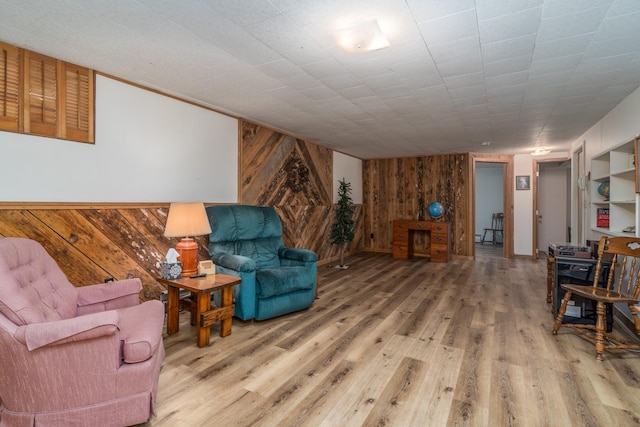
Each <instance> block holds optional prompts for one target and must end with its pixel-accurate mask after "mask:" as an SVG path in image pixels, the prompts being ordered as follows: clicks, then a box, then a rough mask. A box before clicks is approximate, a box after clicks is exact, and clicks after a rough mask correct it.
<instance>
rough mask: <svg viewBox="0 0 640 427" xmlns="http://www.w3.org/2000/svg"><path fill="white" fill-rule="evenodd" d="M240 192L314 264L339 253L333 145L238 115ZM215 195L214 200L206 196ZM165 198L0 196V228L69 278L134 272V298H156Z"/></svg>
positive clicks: (204, 241)
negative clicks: (68, 201)
mask: <svg viewBox="0 0 640 427" xmlns="http://www.w3.org/2000/svg"><path fill="white" fill-rule="evenodd" d="M241 131H242V133H241V141H240V185H239V188H240V194H239V201H240V202H241V203H244V204H256V205H266V206H273V207H274V208H275V209H276V211H277V212H278V214H279V215H280V218H281V219H282V222H283V234H284V235H283V239H284V241H285V244H286V245H287V246H294V247H302V248H308V249H311V250H314V251H315V252H317V253H318V257H319V259H320V264H327V263H330V262H332V261H333V260H335V259H337V258H338V257H339V248H337V247H336V246H335V245H332V244H331V243H330V242H329V235H330V231H331V224H332V222H333V217H334V215H333V211H334V209H335V206H334V205H333V204H332V199H333V195H332V194H333V193H332V192H333V176H332V175H333V152H332V151H331V150H330V149H327V148H324V147H321V146H319V145H316V144H312V143H309V142H306V141H303V140H300V139H296V138H293V137H291V136H288V135H285V134H282V133H279V132H276V131H273V130H270V129H268V128H265V127H261V126H259V125H256V124H252V123H248V122H242V124H241ZM213 202H215V201H213ZM355 208H356V209H355V210H356V212H355V218H354V219H355V220H356V230H357V232H356V239H355V240H354V241H353V242H352V244H351V245H350V246H349V247H348V248H346V250H347V251H348V252H354V251H356V250H357V249H358V248H359V247H361V246H362V218H363V209H362V206H361V205H357V206H355ZM167 213H168V204H141V205H137V206H130V205H121V206H116V205H112V204H105V205H100V204H93V205H91V206H83V205H77V206H71V205H57V206H54V205H47V204H43V203H39V204H29V203H21V204H15V205H8V204H2V203H1V201H0V236H3V237H27V238H31V239H35V240H37V241H39V242H40V243H42V244H43V246H44V247H45V248H46V250H47V251H48V252H49V253H50V254H51V255H52V256H53V258H54V259H55V260H56V261H57V262H58V264H59V265H60V267H61V268H62V270H63V271H64V272H65V274H66V275H67V277H68V278H69V281H70V282H71V283H73V284H74V285H76V286H84V285H90V284H94V283H101V282H103V281H104V280H105V279H107V278H109V277H113V278H115V279H124V278H128V277H139V278H141V280H142V283H143V287H144V289H143V292H142V294H141V298H142V299H143V300H146V299H154V298H158V295H159V293H160V292H161V291H162V290H164V287H163V286H162V285H160V284H158V283H157V282H156V281H155V277H158V276H159V275H160V272H159V268H160V262H161V261H163V260H164V257H165V254H166V253H167V251H168V250H169V248H171V247H174V246H175V245H176V243H177V242H178V240H179V239H175V238H166V237H164V235H163V232H164V224H165V222H166V216H167ZM196 240H197V242H198V244H199V255H198V259H200V260H203V259H207V258H208V252H207V245H208V237H207V236H201V237H198V238H196Z"/></svg>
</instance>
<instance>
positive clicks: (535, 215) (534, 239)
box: [531, 157, 571, 259]
mask: <svg viewBox="0 0 640 427" xmlns="http://www.w3.org/2000/svg"><path fill="white" fill-rule="evenodd" d="M569 160H571V159H569V158H568V157H554V158H544V159H533V179H532V180H531V191H533V227H532V233H533V236H532V239H531V240H532V242H533V251H532V254H533V256H532V257H533V259H538V257H539V254H538V252H539V251H538V215H539V212H538V196H539V193H538V178H539V175H540V163H554V162H555V163H561V162H566V161H569ZM568 197H571V195H568Z"/></svg>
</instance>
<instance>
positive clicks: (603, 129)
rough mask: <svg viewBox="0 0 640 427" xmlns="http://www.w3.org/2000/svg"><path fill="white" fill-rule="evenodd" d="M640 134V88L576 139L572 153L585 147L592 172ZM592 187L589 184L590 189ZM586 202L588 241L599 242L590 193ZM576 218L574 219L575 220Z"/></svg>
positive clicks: (589, 169) (575, 227)
mask: <svg viewBox="0 0 640 427" xmlns="http://www.w3.org/2000/svg"><path fill="white" fill-rule="evenodd" d="M638 134H640V88H639V89H637V90H636V91H635V92H633V93H632V94H631V95H629V96H628V97H626V98H625V99H624V100H623V101H622V102H621V103H620V104H618V105H617V106H616V107H614V108H613V109H612V110H611V111H610V112H609V113H608V114H607V115H606V116H604V117H603V118H602V119H601V120H600V121H598V123H596V124H595V125H593V126H592V127H591V128H590V129H589V130H588V131H586V132H585V133H584V134H582V135H581V136H580V137H579V138H578V139H576V140H575V141H574V142H573V144H572V146H571V149H572V152H573V151H575V150H577V149H578V148H580V146H581V144H583V142H584V143H585V159H586V165H585V166H586V170H587V171H589V172H590V171H591V158H593V157H594V156H596V155H598V154H600V153H602V152H603V151H605V150H608V149H610V148H611V147H614V146H616V145H619V144H622V143H624V142H628V141H631V140H633V139H634V138H635V137H636V136H637V135H638ZM590 184H591V183H588V185H590ZM584 194H585V197H586V198H587V200H586V203H585V206H584V207H583V209H584V212H583V214H584V217H585V218H586V219H587V223H586V227H587V228H588V230H589V231H588V233H587V237H588V238H589V239H597V238H598V237H599V236H600V234H599V233H596V232H592V231H591V229H590V226H591V224H589V221H588V220H589V218H590V217H591V216H590V214H589V209H590V202H591V201H590V200H589V194H590V192H589V191H585V192H584ZM576 217H577V215H573V216H572V218H574V221H575V218H576ZM571 226H572V228H573V229H574V230H575V229H577V224H574V223H572V224H571Z"/></svg>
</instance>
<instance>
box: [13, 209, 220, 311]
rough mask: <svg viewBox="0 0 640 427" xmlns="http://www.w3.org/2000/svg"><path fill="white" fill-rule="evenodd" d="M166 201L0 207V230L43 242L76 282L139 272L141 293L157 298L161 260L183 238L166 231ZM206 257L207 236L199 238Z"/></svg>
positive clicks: (81, 283)
mask: <svg viewBox="0 0 640 427" xmlns="http://www.w3.org/2000/svg"><path fill="white" fill-rule="evenodd" d="M167 213H168V207H167V206H165V207H139V208H104V209H89V208H82V207H79V208H76V209H71V208H59V209H42V208H38V207H34V208H33V209H15V210H14V209H5V210H0V236H3V237H26V238H30V239H34V240H37V241H38V242H40V243H41V244H42V245H43V246H44V247H45V249H46V250H47V252H49V254H50V255H51V256H52V257H53V258H54V259H55V260H56V261H57V263H58V265H59V266H60V268H61V269H62V271H64V273H65V274H66V275H67V278H68V279H69V281H70V282H71V283H73V284H74V285H76V286H85V285H92V284H95V283H102V282H103V281H105V279H107V278H110V277H113V278H114V279H117V280H120V279H126V278H130V277H139V278H140V279H141V280H142V284H143V288H144V289H143V291H142V294H141V298H142V299H144V300H146V299H154V298H155V299H157V298H158V297H159V296H158V294H159V293H160V291H162V290H164V289H165V288H164V287H163V286H162V285H160V284H159V283H157V282H156V281H155V278H156V277H158V276H159V275H160V262H161V261H164V259H165V255H166V253H167V251H168V250H169V248H172V247H175V245H176V243H177V242H178V241H179V239H175V238H167V237H164V236H163V232H164V224H165V222H166V218H167ZM196 240H197V241H198V244H199V250H200V253H199V259H207V257H208V254H207V250H206V247H207V244H208V241H207V237H206V236H201V237H198V238H196Z"/></svg>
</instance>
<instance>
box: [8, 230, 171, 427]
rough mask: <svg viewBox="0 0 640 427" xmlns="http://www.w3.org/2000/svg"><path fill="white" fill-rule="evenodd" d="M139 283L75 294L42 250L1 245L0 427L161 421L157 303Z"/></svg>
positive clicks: (12, 242) (15, 241) (30, 244)
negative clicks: (148, 298)
mask: <svg viewBox="0 0 640 427" xmlns="http://www.w3.org/2000/svg"><path fill="white" fill-rule="evenodd" d="M141 288H142V286H141V283H140V280H139V279H128V280H121V281H118V282H113V283H106V284H98V285H91V286H82V287H75V286H73V285H72V284H71V283H70V282H69V281H68V280H67V278H66V277H65V275H64V273H63V272H62V271H61V270H60V269H59V268H58V265H57V264H56V262H55V261H54V260H53V258H51V257H50V256H49V254H48V253H47V252H46V251H45V249H44V248H43V247H42V246H41V245H40V244H39V243H37V242H36V241H33V240H29V239H22V238H10V237H6V238H0V399H1V400H2V403H1V404H0V426H12V427H16V426H38V425H47V426H80V425H82V426H88V425H95V426H125V425H132V424H138V423H143V422H145V421H147V420H148V419H149V417H150V416H151V415H152V414H153V415H155V407H154V405H155V395H156V391H157V388H158V376H159V373H160V366H161V363H162V360H163V358H164V346H163V343H162V325H163V321H164V307H163V305H162V303H161V302H160V301H147V302H144V303H142V304H140V302H139V297H138V293H139V292H140V289H141Z"/></svg>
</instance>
